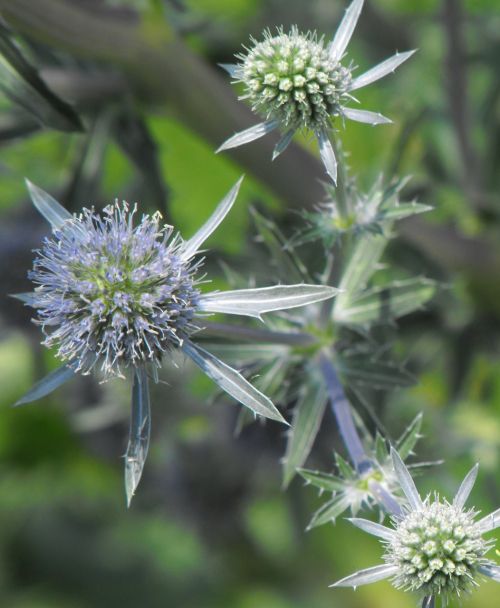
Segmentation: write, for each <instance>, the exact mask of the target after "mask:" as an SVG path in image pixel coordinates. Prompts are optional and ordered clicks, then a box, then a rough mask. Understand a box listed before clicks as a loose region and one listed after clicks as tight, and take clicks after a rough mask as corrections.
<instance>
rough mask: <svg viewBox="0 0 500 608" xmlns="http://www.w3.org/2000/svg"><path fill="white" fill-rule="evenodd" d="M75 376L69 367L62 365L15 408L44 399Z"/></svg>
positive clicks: (43, 379)
mask: <svg viewBox="0 0 500 608" xmlns="http://www.w3.org/2000/svg"><path fill="white" fill-rule="evenodd" d="M74 375H75V372H74V371H73V370H72V369H71V367H70V366H69V365H62V366H61V367H59V368H57V369H56V370H55V371H53V372H51V373H50V374H47V376H45V378H42V379H41V380H40V381H39V382H37V383H36V384H35V385H34V386H33V388H32V389H31V390H29V391H28V392H27V393H26V394H25V395H23V396H22V397H21V399H18V400H17V401H16V403H14V406H15V407H17V406H18V405H24V404H25V403H31V402H32V401H37V400H38V399H41V398H42V397H46V396H47V395H49V394H50V393H52V392H53V391H55V390H56V388H59V387H60V386H62V385H63V384H64V383H65V382H67V381H68V380H71V378H73V376H74Z"/></svg>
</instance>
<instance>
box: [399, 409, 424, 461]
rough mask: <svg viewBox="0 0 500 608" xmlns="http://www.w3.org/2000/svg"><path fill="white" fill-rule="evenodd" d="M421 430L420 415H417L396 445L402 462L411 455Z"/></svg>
mask: <svg viewBox="0 0 500 608" xmlns="http://www.w3.org/2000/svg"><path fill="white" fill-rule="evenodd" d="M421 428H422V414H421V413H420V414H418V416H416V418H415V419H414V420H413V422H412V423H411V424H410V425H409V426H408V428H407V429H406V430H405V432H404V433H403V434H402V435H401V437H400V438H399V439H398V441H397V443H396V445H397V449H398V453H399V455H400V456H401V458H402V459H403V460H406V459H407V458H408V456H410V455H411V454H412V453H413V448H414V447H415V445H416V443H417V441H418V440H419V439H420V437H421V435H420V430H421Z"/></svg>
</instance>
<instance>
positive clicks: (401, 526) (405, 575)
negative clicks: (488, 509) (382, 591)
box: [385, 497, 491, 596]
mask: <svg viewBox="0 0 500 608" xmlns="http://www.w3.org/2000/svg"><path fill="white" fill-rule="evenodd" d="M475 516H476V513H475V512H474V511H467V510H463V509H462V508H459V507H456V506H454V505H452V504H449V503H448V502H446V501H441V500H439V498H438V497H436V498H435V500H434V501H432V502H430V501H429V500H426V501H425V503H424V504H423V507H422V508H421V509H418V510H412V511H410V512H409V513H407V514H406V516H404V517H403V519H402V520H401V521H399V522H397V524H396V527H395V534H394V535H393V536H392V539H391V541H390V542H389V543H388V545H387V550H386V554H385V560H386V561H387V563H390V564H393V565H395V566H397V568H398V569H397V574H396V576H395V577H394V580H393V582H394V585H395V586H396V587H398V588H402V589H404V590H407V591H419V592H421V593H423V594H424V595H445V596H447V595H450V594H453V593H457V594H460V593H463V592H466V591H469V590H470V588H471V587H472V586H473V585H474V584H475V583H474V578H475V575H476V574H477V572H478V568H479V567H480V566H481V565H482V563H483V561H484V560H483V556H484V555H485V554H486V552H487V551H488V549H489V548H490V547H491V543H489V542H488V541H486V540H484V539H483V538H482V536H481V532H480V530H479V529H478V526H477V525H476V523H475V521H474V518H475Z"/></svg>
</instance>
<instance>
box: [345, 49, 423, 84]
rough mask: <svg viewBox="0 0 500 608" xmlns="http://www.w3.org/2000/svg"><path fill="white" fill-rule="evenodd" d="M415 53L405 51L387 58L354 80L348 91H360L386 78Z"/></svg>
mask: <svg viewBox="0 0 500 608" xmlns="http://www.w3.org/2000/svg"><path fill="white" fill-rule="evenodd" d="M415 52H416V51H406V52H405V53H396V54H395V55H393V56H392V57H389V59H386V60H385V61H382V62H381V63H379V64H378V65H376V66H375V67H373V68H371V69H370V70H368V71H366V72H365V73H364V74H361V75H360V76H358V77H357V78H354V80H353V81H352V83H351V86H350V87H349V90H350V91H355V90H356V89H361V87H366V85H368V84H371V83H372V82H375V81H376V80H379V79H380V78H383V77H384V76H387V74H390V73H391V72H394V70H395V69H396V68H397V67H399V66H400V65H401V64H402V63H403V62H405V61H406V60H407V59H409V58H410V57H411V56H412V55H413V53H415Z"/></svg>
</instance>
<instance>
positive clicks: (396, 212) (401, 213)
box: [379, 203, 434, 221]
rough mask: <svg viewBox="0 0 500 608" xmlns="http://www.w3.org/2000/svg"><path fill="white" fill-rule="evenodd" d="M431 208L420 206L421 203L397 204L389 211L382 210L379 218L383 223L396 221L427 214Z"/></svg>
mask: <svg viewBox="0 0 500 608" xmlns="http://www.w3.org/2000/svg"><path fill="white" fill-rule="evenodd" d="M433 208H434V207H431V206H430V205H422V203H399V204H398V205H397V206H396V207H392V208H391V209H382V210H381V211H380V213H379V217H380V219H381V220H385V221H397V220H402V219H404V218H405V217H411V216H412V215H418V214H419V213H427V211H432V210H433Z"/></svg>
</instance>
